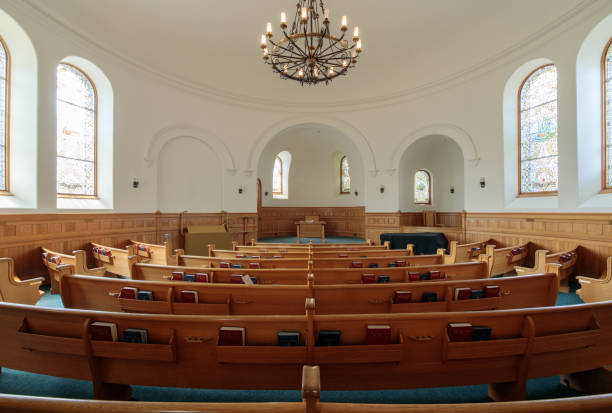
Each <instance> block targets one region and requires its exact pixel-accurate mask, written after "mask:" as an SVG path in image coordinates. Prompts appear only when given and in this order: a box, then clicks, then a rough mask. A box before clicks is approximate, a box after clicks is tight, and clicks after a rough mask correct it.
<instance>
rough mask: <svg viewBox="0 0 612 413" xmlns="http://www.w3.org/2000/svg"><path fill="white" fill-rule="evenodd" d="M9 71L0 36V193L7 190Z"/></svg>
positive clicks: (5, 48) (6, 49)
mask: <svg viewBox="0 0 612 413" xmlns="http://www.w3.org/2000/svg"><path fill="white" fill-rule="evenodd" d="M9 73H10V58H9V53H8V48H7V47H6V44H5V43H4V40H2V38H1V37H0V193H3V192H8V191H9Z"/></svg>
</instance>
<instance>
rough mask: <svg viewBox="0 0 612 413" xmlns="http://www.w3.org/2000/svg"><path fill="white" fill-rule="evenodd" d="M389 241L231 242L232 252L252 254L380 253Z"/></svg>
mask: <svg viewBox="0 0 612 413" xmlns="http://www.w3.org/2000/svg"><path fill="white" fill-rule="evenodd" d="M389 245H390V244H389V241H386V242H385V243H384V245H360V244H312V243H311V244H299V245H298V244H258V245H238V243H237V242H236V241H234V242H232V250H233V251H243V252H248V253H252V254H257V253H258V252H303V251H308V250H310V249H312V250H313V251H380V250H389Z"/></svg>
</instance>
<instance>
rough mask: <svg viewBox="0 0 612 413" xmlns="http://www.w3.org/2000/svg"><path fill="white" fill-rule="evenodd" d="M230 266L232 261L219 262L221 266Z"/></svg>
mask: <svg viewBox="0 0 612 413" xmlns="http://www.w3.org/2000/svg"><path fill="white" fill-rule="evenodd" d="M229 267H230V263H229V262H225V261H224V262H220V263H219V268H229Z"/></svg>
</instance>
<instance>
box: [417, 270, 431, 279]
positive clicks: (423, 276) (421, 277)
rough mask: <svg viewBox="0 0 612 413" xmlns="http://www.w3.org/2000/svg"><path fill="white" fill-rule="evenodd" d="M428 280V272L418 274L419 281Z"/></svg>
mask: <svg viewBox="0 0 612 413" xmlns="http://www.w3.org/2000/svg"><path fill="white" fill-rule="evenodd" d="M429 279H430V278H429V273H428V272H426V273H423V274H419V280H420V281H427V280H429Z"/></svg>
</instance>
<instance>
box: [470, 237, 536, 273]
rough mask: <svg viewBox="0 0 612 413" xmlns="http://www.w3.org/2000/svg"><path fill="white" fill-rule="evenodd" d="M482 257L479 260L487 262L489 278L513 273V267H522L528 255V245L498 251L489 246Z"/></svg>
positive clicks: (493, 246)
mask: <svg viewBox="0 0 612 413" xmlns="http://www.w3.org/2000/svg"><path fill="white" fill-rule="evenodd" d="M483 255H484V257H482V258H481V260H487V261H488V262H489V276H491V277H494V276H498V275H504V274H510V273H514V267H516V266H520V265H522V264H523V262H525V260H526V259H527V256H528V255H529V243H526V244H523V245H516V246H514V247H504V248H499V249H495V245H491V244H489V245H487V248H486V252H485V254H483Z"/></svg>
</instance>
